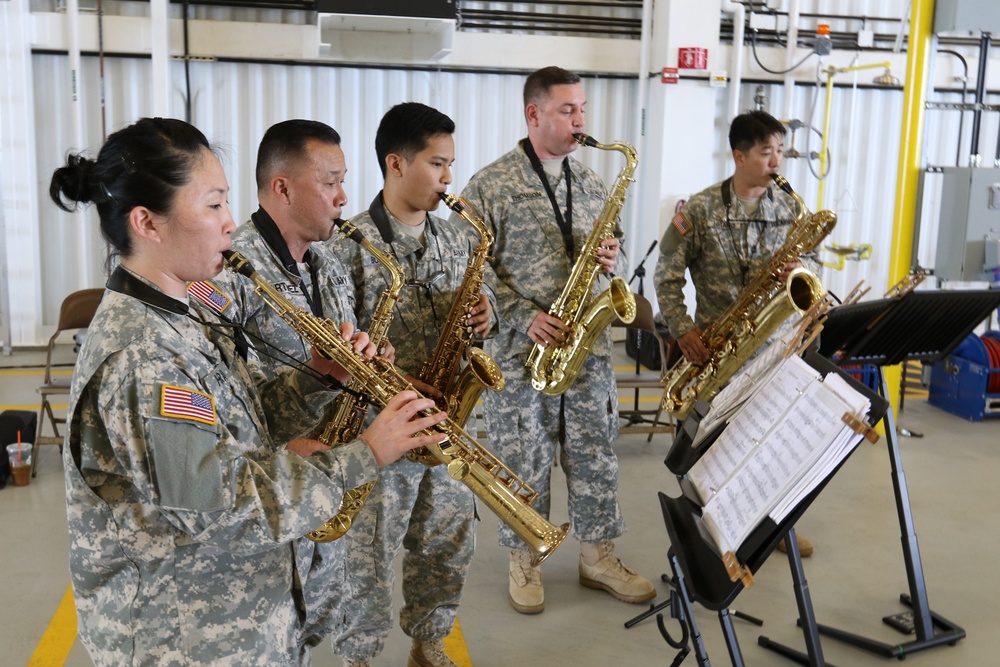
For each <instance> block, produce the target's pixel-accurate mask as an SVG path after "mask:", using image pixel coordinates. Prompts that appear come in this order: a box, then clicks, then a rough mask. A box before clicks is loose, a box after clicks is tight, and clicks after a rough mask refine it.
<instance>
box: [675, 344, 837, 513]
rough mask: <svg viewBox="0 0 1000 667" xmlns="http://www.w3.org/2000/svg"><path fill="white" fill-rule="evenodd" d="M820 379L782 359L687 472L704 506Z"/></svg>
mask: <svg viewBox="0 0 1000 667" xmlns="http://www.w3.org/2000/svg"><path fill="white" fill-rule="evenodd" d="M819 379H820V375H819V373H817V372H816V370H815V369H813V368H812V366H810V365H809V364H807V363H806V362H804V361H803V360H802V359H801V358H799V357H795V356H793V357H789V358H788V359H782V363H780V364H779V365H778V366H777V367H776V368H775V369H774V370H773V371H772V372H771V373H769V375H768V378H767V380H766V381H765V382H763V383H761V384H759V385H757V388H756V392H755V393H754V394H753V396H752V398H750V399H749V400H746V401H745V402H744V403H743V404H742V405H741V406H740V407H739V408H738V410H737V411H736V412H735V413H734V414H733V415H732V416H731V417H730V419H729V425H728V426H727V427H726V429H725V430H724V431H723V432H722V434H721V435H719V437H718V438H717V439H716V441H715V443H713V445H712V447H711V448H710V449H709V450H708V451H707V452H705V454H703V455H702V456H701V458H700V459H698V461H697V462H696V463H695V464H694V465H693V466H691V469H690V470H689V471H688V479H690V480H691V483H692V484H693V485H694V488H695V491H696V492H697V493H698V495H699V498H700V500H701V502H702V503H703V504H704V503H706V502H708V500H709V499H710V498H711V496H712V495H714V493H715V492H716V491H717V490H718V489H720V488H722V487H723V485H724V484H725V483H726V482H727V481H728V480H729V478H730V476H731V475H732V474H733V472H734V471H735V470H736V469H737V468H738V467H739V466H740V465H742V463H743V462H744V461H745V460H746V459H747V457H748V456H749V455H750V454H751V452H753V450H754V449H755V448H756V447H757V446H758V445H759V444H760V442H761V441H762V440H763V439H764V436H765V435H766V434H767V432H768V431H769V430H770V429H771V428H772V427H773V425H774V424H776V423H777V422H778V421H779V420H780V419H781V417H782V415H783V414H784V413H785V411H786V410H788V408H789V406H790V405H791V404H792V402H793V400H795V398H796V397H797V396H798V395H799V394H800V393H801V392H802V391H803V390H804V389H805V387H806V386H807V385H808V384H809V383H811V382H815V381H818V380H819ZM720 397H721V394H720ZM716 400H718V398H717V399H716ZM692 446H694V447H696V446H697V445H696V444H695V445H692Z"/></svg>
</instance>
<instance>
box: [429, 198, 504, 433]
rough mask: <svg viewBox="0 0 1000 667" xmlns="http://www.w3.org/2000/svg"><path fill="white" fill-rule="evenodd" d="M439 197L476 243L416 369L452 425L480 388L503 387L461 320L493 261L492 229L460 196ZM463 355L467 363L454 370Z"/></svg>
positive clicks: (474, 302) (490, 361)
mask: <svg viewBox="0 0 1000 667" xmlns="http://www.w3.org/2000/svg"><path fill="white" fill-rule="evenodd" d="M441 199H443V200H444V203H445V204H447V205H448V208H450V209H451V210H453V211H454V212H455V213H456V214H458V216H459V217H461V218H462V219H463V220H465V221H466V222H468V223H469V224H471V225H472V226H473V227H475V228H476V231H477V232H478V233H479V238H480V243H479V246H478V247H477V248H476V249H475V250H474V251H473V253H472V256H471V257H469V263H468V266H467V267H466V269H465V276H464V277H463V278H462V286H461V287H460V288H459V289H458V292H457V293H456V295H455V300H454V301H453V302H452V304H451V310H450V311H449V312H448V318H447V320H445V323H444V327H443V328H442V329H441V336H440V337H439V338H438V342H437V346H435V348H434V353H433V354H432V355H431V358H430V359H428V360H427V361H426V362H424V365H423V368H422V369H421V370H420V379H421V380H423V381H424V382H426V383H427V384H429V385H430V386H432V387H434V388H435V389H437V390H438V391H440V392H441V393H442V394H443V395H444V397H445V404H444V408H445V410H447V412H448V416H449V417H451V419H452V420H453V421H454V422H455V423H456V424H463V425H464V424H465V422H466V421H467V420H468V418H469V415H470V414H471V412H472V408H473V406H475V404H476V401H478V400H479V396H480V395H481V394H482V393H483V390H484V389H491V390H493V391H501V390H503V387H504V378H503V372H501V370H500V367H499V366H497V363H496V362H495V361H493V359H492V357H490V355H488V354H487V353H486V352H484V351H482V350H481V349H479V348H477V347H469V344H470V343H471V342H472V335H473V334H472V327H471V326H469V324H468V323H467V322H466V320H468V318H469V311H471V310H472V308H474V307H475V306H476V305H477V304H478V303H479V293H480V290H481V289H482V287H483V274H484V272H485V270H486V262H488V261H490V260H492V259H493V258H492V257H490V256H489V254H490V250H491V249H492V247H493V233H492V232H491V231H490V230H489V228H488V227H487V226H486V223H485V222H483V220H482V218H480V217H479V216H477V215H476V214H475V213H474V212H473V211H472V208H470V207H469V205H468V204H466V203H465V200H464V199H461V198H459V197H455V196H454V195H449V194H444V193H442V194H441ZM463 356H465V359H466V361H467V362H468V363H467V364H466V366H465V368H463V369H462V371H461V372H458V366H459V363H460V362H461V360H462V357H463ZM456 373H457V376H456Z"/></svg>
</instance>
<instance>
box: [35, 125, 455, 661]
mask: <svg viewBox="0 0 1000 667" xmlns="http://www.w3.org/2000/svg"><path fill="white" fill-rule="evenodd" d="M49 192H50V195H51V196H52V198H53V200H54V201H55V202H56V204H58V205H59V206H60V207H61V208H63V209H66V210H70V209H71V207H72V206H71V205H72V204H78V203H88V202H93V203H95V204H96V205H97V209H98V212H99V214H100V218H101V230H102V233H103V234H104V236H105V238H106V239H107V241H108V242H109V243H110V244H111V245H112V246H113V247H114V248H115V250H116V252H117V253H118V254H119V255H120V257H121V266H119V267H118V268H117V269H116V270H115V272H114V273H113V274H112V276H111V278H110V279H109V281H108V291H107V292H106V293H105V296H104V300H103V301H102V303H101V305H100V307H99V308H98V311H97V314H96V316H95V317H94V320H93V322H92V324H91V326H90V328H89V331H88V334H87V338H86V340H85V341H84V343H83V347H82V349H81V351H80V357H79V360H78V362H77V365H76V370H75V373H74V378H73V388H72V393H71V396H70V405H69V423H70V429H69V433H68V435H67V440H66V444H67V446H66V447H65V451H64V463H65V469H66V476H67V481H66V488H67V510H68V519H69V532H70V539H71V548H70V549H71V550H70V569H71V574H72V578H73V587H74V593H75V597H76V607H77V610H78V612H79V620H80V637H81V639H82V640H83V643H84V645H85V646H86V648H87V650H88V652H89V653H90V655H91V657H92V658H93V659H94V661H95V663H96V664H98V665H115V666H118V665H132V664H143V665H186V664H212V665H294V664H299V663H300V662H302V661H303V660H308V653H307V652H308V650H309V649H308V648H303V647H300V646H299V642H298V641H297V639H296V638H297V636H298V631H299V628H298V627H297V626H298V624H299V622H300V620H299V619H300V618H301V617H302V609H301V602H302V591H301V590H298V586H297V582H298V577H297V575H296V573H295V561H294V558H293V553H292V552H293V549H292V542H293V541H294V540H296V539H297V538H300V537H301V536H303V535H304V534H305V533H306V532H308V531H309V530H311V529H313V528H315V527H316V526H318V525H320V524H321V523H323V521H325V520H326V519H327V518H328V517H329V516H330V515H331V514H332V513H333V512H335V511H336V509H337V505H338V504H339V502H340V499H341V497H342V496H343V493H344V491H345V490H347V489H352V488H354V487H356V486H359V485H361V484H364V483H366V482H368V481H370V480H372V479H373V478H374V477H375V475H376V469H377V468H379V467H382V466H383V465H386V464H388V463H391V462H392V461H395V460H397V459H398V458H399V457H400V456H402V455H403V453H404V452H405V451H407V450H409V449H411V448H413V447H417V446H426V445H428V444H432V443H433V442H434V441H435V438H436V437H437V436H425V437H411V436H413V434H414V433H416V432H418V431H420V430H421V429H424V428H428V427H430V426H433V425H435V424H437V423H438V422H440V421H441V420H442V419H444V416H445V415H443V414H442V415H436V416H432V417H425V418H417V419H413V417H414V416H415V415H417V413H419V412H420V411H422V410H426V409H428V408H430V407H431V406H432V405H433V402H432V401H431V400H430V399H419V400H414V399H415V397H416V394H414V393H413V392H401V393H400V394H399V395H397V396H396V397H395V398H393V399H392V401H390V405H389V406H387V409H386V410H384V411H382V412H381V413H380V415H379V417H378V418H377V419H376V420H375V421H373V422H372V424H371V425H370V426H369V428H368V430H367V431H366V432H365V433H364V434H363V437H362V438H361V439H359V440H357V441H355V442H354V443H351V444H349V445H347V446H344V447H339V448H337V449H334V450H329V451H318V452H316V453H314V454H312V455H311V456H309V457H308V458H303V457H302V456H299V455H298V454H295V453H293V452H291V451H288V450H286V449H284V448H283V447H282V446H280V445H279V444H278V443H283V442H286V441H287V440H289V439H291V438H292V437H294V436H296V435H299V434H300V432H301V431H303V430H305V429H307V428H309V426H310V425H311V423H313V422H314V421H315V420H316V419H318V418H319V417H320V414H318V413H317V412H314V411H315V410H318V409H319V407H320V406H321V404H322V403H323V402H322V401H319V400H312V401H308V400H307V399H308V398H309V397H310V396H313V398H314V399H315V394H316V393H317V392H320V391H323V390H324V389H325V387H324V385H323V384H322V383H320V382H318V381H317V380H315V379H314V378H313V377H310V376H309V375H307V374H305V373H303V372H299V371H288V372H287V373H285V374H283V375H281V376H279V377H278V378H276V379H275V380H273V381H272V382H270V383H268V384H267V385H266V386H263V385H262V386H261V388H260V390H258V388H257V387H256V386H255V382H254V380H253V378H252V377H251V375H250V373H249V372H248V369H247V366H246V365H245V363H244V361H245V356H246V354H247V348H246V345H245V342H244V341H243V339H242V337H241V335H240V334H239V333H238V329H237V330H236V331H237V333H236V334H235V335H234V330H233V328H232V326H231V325H229V326H227V324H226V323H225V322H222V321H221V320H220V319H219V318H218V317H217V316H216V315H215V314H214V312H213V311H211V310H209V309H208V308H202V306H201V304H200V303H198V302H196V300H191V302H190V303H189V302H188V301H187V300H186V298H185V297H186V288H187V284H188V283H189V282H192V281H197V280H205V279H207V278H211V277H212V276H214V275H216V274H217V273H218V272H219V271H220V270H221V269H222V265H223V256H222V253H223V251H225V250H228V249H229V235H230V234H231V233H232V231H233V229H234V227H235V225H234V223H233V218H232V216H231V215H230V213H229V208H228V204H227V201H226V197H227V192H228V185H227V182H226V177H225V174H224V173H223V170H222V166H221V164H220V163H219V161H218V159H217V158H216V156H215V155H214V154H213V153H212V151H211V150H210V147H209V144H208V142H207V140H206V139H205V137H204V135H202V133H201V132H199V131H198V130H197V129H195V128H194V127H192V126H190V125H188V124H187V123H184V122H182V121H178V120H171V119H161V118H155V119H149V118H145V119H142V120H140V121H139V122H137V123H135V124H134V125H132V126H130V127H127V128H125V129H124V130H121V131H119V132H116V133H114V134H113V135H111V136H110V137H109V138H108V141H107V143H106V144H105V145H104V147H103V148H102V149H101V151H100V154H99V155H98V157H97V159H96V160H89V159H86V158H83V157H80V156H78V155H71V156H70V157H69V160H68V163H67V164H66V165H65V166H63V167H61V168H60V169H58V170H56V172H55V173H54V174H53V177H52V183H51V186H50V189H49ZM342 333H343V335H344V336H345V339H350V338H351V334H352V331H351V327H349V326H347V327H344V328H343V330H342ZM354 346H355V349H357V350H358V351H361V350H366V353H367V354H369V355H370V354H372V353H374V350H373V349H368V348H370V347H371V346H368V339H367V336H366V335H365V334H359V335H357V336H356V337H355V338H354ZM310 366H312V368H313V369H314V370H315V371H318V373H319V374H323V373H329V374H332V375H333V376H334V377H337V376H338V375H339V379H344V378H345V376H344V375H343V371H342V369H339V368H334V367H333V365H332V364H330V363H329V362H326V361H323V360H321V359H319V358H318V357H316V356H314V358H313V360H312V361H311V362H310ZM309 406H312V407H309ZM411 419H413V421H411Z"/></svg>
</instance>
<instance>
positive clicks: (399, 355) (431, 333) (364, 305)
mask: <svg viewBox="0 0 1000 667" xmlns="http://www.w3.org/2000/svg"><path fill="white" fill-rule="evenodd" d="M376 207H378V208H376ZM373 210H381V211H382V212H384V213H385V217H384V218H383V217H382V216H381V215H379V214H378V213H376V214H375V216H374V217H377V218H378V219H377V220H376V219H374V217H373V215H372V212H371V211H373ZM350 222H351V224H353V225H355V226H356V227H357V228H358V230H359V231H360V232H361V233H362V235H364V237H365V238H366V239H368V241H369V242H370V243H371V244H372V245H374V246H375V247H376V248H378V249H379V250H381V251H382V252H383V253H385V254H387V255H389V256H390V257H393V258H395V259H396V262H397V263H398V264H399V266H400V268H401V269H402V274H403V275H402V281H403V283H404V287H403V288H402V290H401V293H400V294H399V299H398V300H397V301H396V303H395V306H394V307H393V312H392V320H391V323H390V325H389V340H390V341H391V342H392V344H393V346H394V347H395V348H396V361H395V363H396V366H398V367H399V368H400V369H402V370H403V371H405V372H407V373H409V374H411V375H413V376H414V377H417V376H419V374H420V370H421V368H422V367H423V364H424V362H425V361H427V360H428V359H430V358H431V355H432V354H433V352H434V348H435V346H436V345H437V341H438V336H439V335H440V333H441V328H442V327H443V326H444V324H445V321H446V320H447V318H448V313H449V311H450V310H451V305H452V302H453V301H454V299H455V290H457V289H458V288H459V287H461V285H462V281H463V279H464V277H465V271H466V268H467V266H468V263H469V256H470V253H471V252H472V251H474V249H475V248H476V247H478V246H479V237H478V234H476V232H475V229H473V228H472V227H471V226H470V225H469V224H468V223H467V222H465V221H464V220H461V219H458V220H443V219H441V218H438V217H437V216H434V215H431V214H429V213H428V214H427V225H426V227H425V229H424V242H421V240H420V239H418V238H415V237H413V236H409V235H407V234H402V233H396V231H395V230H394V229H393V225H394V224H402V223H399V222H398V221H395V220H393V218H392V215H391V214H390V213H389V212H388V210H386V209H385V205H384V203H383V201H382V195H381V193H379V195H378V196H377V197H376V198H375V201H373V202H372V206H371V207H370V208H369V210H368V211H365V212H364V213H360V214H358V215H356V216H354V217H353V218H351V220H350ZM330 243H332V244H333V248H334V251H335V252H336V253H337V255H338V256H339V258H340V260H341V261H342V262H343V264H344V265H346V266H347V267H348V270H349V271H350V278H351V280H352V281H353V283H354V285H356V286H357V297H358V303H357V306H356V308H357V310H356V315H357V318H358V323H359V325H360V326H361V327H362V328H368V327H370V326H371V323H372V316H373V315H374V314H375V310H376V306H377V305H378V302H379V299H380V298H381V296H382V293H383V292H384V291H385V290H386V289H387V288H388V287H389V276H388V274H387V271H386V269H385V268H384V267H383V266H382V264H381V263H380V262H379V261H378V260H377V259H376V258H375V256H374V255H373V254H372V253H370V252H368V251H367V250H365V249H364V248H362V247H361V246H360V245H359V244H357V243H355V242H354V241H352V240H350V239H344V238H337V239H335V240H331V241H330ZM487 269H489V267H488V265H487ZM436 276H437V277H436ZM491 282H492V273H491V272H490V271H488V272H487V275H485V276H484V282H483V286H482V288H481V290H480V292H481V293H483V294H486V296H487V298H488V299H489V300H490V306H491V308H492V309H493V310H494V312H495V310H496V305H495V304H496V297H495V296H494V294H493V290H492V289H491V288H490V283H491ZM425 285H426V287H425ZM491 317H493V316H491Z"/></svg>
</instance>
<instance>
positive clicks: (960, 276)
mask: <svg viewBox="0 0 1000 667" xmlns="http://www.w3.org/2000/svg"><path fill="white" fill-rule="evenodd" d="M941 176H942V181H941V211H940V217H939V220H938V238H937V253H936V255H935V259H934V274H935V275H936V276H938V278H940V279H942V280H982V278H983V265H984V263H985V262H986V238H987V237H988V236H993V235H995V233H996V230H1000V194H998V193H1000V169H980V168H974V167H944V168H943V169H942V170H941Z"/></svg>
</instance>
